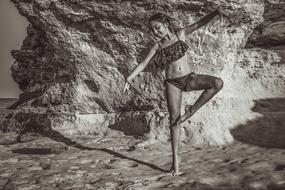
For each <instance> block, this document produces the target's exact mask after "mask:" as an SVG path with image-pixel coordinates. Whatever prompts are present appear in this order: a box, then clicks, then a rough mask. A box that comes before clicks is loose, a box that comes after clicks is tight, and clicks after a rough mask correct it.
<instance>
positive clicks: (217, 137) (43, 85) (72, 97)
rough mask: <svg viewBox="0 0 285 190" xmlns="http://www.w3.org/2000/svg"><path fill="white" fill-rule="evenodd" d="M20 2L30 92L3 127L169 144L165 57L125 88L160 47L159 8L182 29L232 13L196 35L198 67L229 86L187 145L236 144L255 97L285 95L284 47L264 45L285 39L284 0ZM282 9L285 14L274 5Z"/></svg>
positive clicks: (20, 74) (19, 62)
mask: <svg viewBox="0 0 285 190" xmlns="http://www.w3.org/2000/svg"><path fill="white" fill-rule="evenodd" d="M13 2H14V3H15V5H16V7H17V8H18V10H19V13H20V14H21V15H23V16H24V17H26V18H27V19H28V21H29V22H30V25H29V27H28V29H27V30H28V36H27V37H26V39H25V40H24V42H23V45H22V47H21V49H20V50H13V51H12V54H13V56H14V58H15V60H16V61H15V63H14V65H13V66H12V77H13V78H14V80H15V81H16V82H17V83H18V84H19V88H20V89H21V90H22V91H23V93H22V94H21V95H20V97H19V100H18V101H17V102H16V103H15V104H14V105H12V106H11V109H14V111H13V113H11V114H9V115H7V117H6V119H5V121H4V122H3V125H2V129H3V130H19V129H21V130H20V131H21V132H23V131H26V130H38V131H44V132H45V133H46V132H49V131H59V132H60V133H63V134H65V135H75V134H85V135H86V134H97V135H98V134H101V135H108V134H111V133H114V132H115V131H119V134H124V135H132V136H142V135H144V136H146V137H148V139H151V140H153V139H157V140H159V141H164V142H165V141H167V140H169V131H168V114H167V109H166V104H165V97H164V86H163V79H164V76H163V72H162V71H160V70H159V69H158V68H156V66H155V58H154V59H153V60H152V61H151V63H150V65H149V66H148V68H147V69H146V70H145V72H143V73H141V74H140V75H139V76H138V77H137V78H136V79H135V81H134V83H133V85H132V88H131V91H130V92H129V93H127V94H126V93H125V94H124V93H123V92H122V90H123V85H124V81H125V80H124V79H125V77H126V76H128V75H129V74H130V72H131V71H132V70H133V69H134V68H135V67H136V65H137V64H139V62H140V61H141V60H142V59H143V57H144V56H145V55H146V53H147V51H148V49H149V48H150V47H151V45H152V44H153V43H154V39H153V38H152V36H151V35H150V34H149V33H148V31H147V19H148V17H149V16H150V15H152V14H153V13H155V12H157V11H162V12H166V13H168V14H169V15H170V16H172V17H173V18H176V20H177V25H180V26H185V25H187V24H191V23H193V22H195V21H197V20H198V19H199V18H201V17H202V16H203V15H206V14H207V13H209V12H211V11H213V10H215V8H217V7H222V9H224V10H225V11H226V12H227V13H228V14H229V15H230V18H224V19H223V21H222V22H220V21H219V18H218V17H217V18H215V19H213V20H212V21H211V22H210V23H209V24H208V25H207V26H204V27H202V28H201V29H199V30H198V31H196V32H194V33H193V34H192V35H191V36H189V38H188V39H187V43H188V44H189V46H190V48H189V51H188V56H189V59H192V60H193V61H194V63H195V64H194V65H193V66H192V67H193V71H194V72H196V73H201V74H211V75H215V76H219V77H221V78H222V79H223V80H224V88H223V90H222V91H221V92H220V93H219V94H218V95H217V96H216V97H215V98H214V99H213V100H211V101H210V102H209V103H208V104H207V105H206V106H205V107H203V108H202V109H201V110H199V111H198V112H197V113H196V115H195V116H193V118H192V122H191V124H190V123H189V122H186V123H184V124H183V135H182V142H184V143H186V144H188V143H191V144H194V145H207V144H210V145H221V144H226V143H229V142H232V141H233V137H232V134H231V133H230V130H231V129H233V128H234V127H235V126H237V125H238V124H242V123H245V122H246V121H247V120H249V119H254V118H256V117H258V116H260V115H259V114H257V113H253V112H252V111H251V110H250V108H251V107H252V106H253V105H254V100H258V99H262V98H269V97H270V98H272V97H273V98H274V97H282V96H283V97H284V95H285V87H284V84H285V82H284V78H285V76H284V73H285V65H284V49H282V48H278V50H276V48H273V49H272V48H267V49H264V48H263V47H265V46H266V47H272V46H274V47H275V46H278V47H281V46H282V44H284V43H283V42H284V13H283V12H284V11H283V12H282V10H281V11H279V9H280V7H282V8H281V9H283V10H284V3H283V2H278V1H277V2H275V1H274V2H270V1H266V2H264V1H262V0H241V1H237V0H236V1H232V0H216V1H214V0H207V1H203V0H196V1H188V0H183V1H178V0H177V1H176V0H165V1H158V0H156V1H155V0H147V1H141V0H135V1H129V0H108V1H107V0H102V1H90V0H13ZM272 7H273V8H275V9H278V11H271V8H272ZM264 10H266V11H265V12H264ZM275 14H277V15H279V17H278V16H276V15H275ZM274 15H275V16H274ZM282 15H283V17H282ZM264 16H266V18H264ZM269 23H270V24H269ZM276 37H278V38H276ZM272 39H274V40H272ZM280 39H281V40H280ZM282 40H283V41H282ZM271 42H272V43H271ZM245 47H246V48H245ZM260 47H262V48H260ZM199 94H200V92H190V93H185V94H184V97H183V105H185V104H191V103H193V102H194V101H195V99H196V98H197V97H198V95H199ZM182 112H183V110H182ZM116 134H117V133H116Z"/></svg>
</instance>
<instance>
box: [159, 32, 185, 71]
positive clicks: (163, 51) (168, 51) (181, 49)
mask: <svg viewBox="0 0 285 190" xmlns="http://www.w3.org/2000/svg"><path fill="white" fill-rule="evenodd" d="M175 35H176V37H177V39H178V40H177V41H176V42H174V43H173V44H171V45H169V46H166V47H164V48H162V47H161V45H160V44H159V42H158V45H159V47H160V50H159V51H158V55H157V56H158V57H157V59H158V60H157V62H158V64H159V65H160V67H161V68H163V69H165V67H166V64H171V63H173V62H175V61H177V60H178V59H180V58H181V57H183V56H184V55H185V54H186V51H187V49H188V47H189V46H188V45H187V44H186V43H185V42H184V41H182V40H180V39H179V37H178V35H177V34H176V33H175Z"/></svg>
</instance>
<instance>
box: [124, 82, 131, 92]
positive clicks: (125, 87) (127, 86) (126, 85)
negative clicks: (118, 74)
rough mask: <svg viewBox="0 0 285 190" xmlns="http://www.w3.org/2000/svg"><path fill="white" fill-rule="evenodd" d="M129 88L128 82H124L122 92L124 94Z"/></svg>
mask: <svg viewBox="0 0 285 190" xmlns="http://www.w3.org/2000/svg"><path fill="white" fill-rule="evenodd" d="M129 88H130V84H129V83H128V82H126V84H125V86H124V92H126V91H127V90H129Z"/></svg>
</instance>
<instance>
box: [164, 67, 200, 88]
mask: <svg viewBox="0 0 285 190" xmlns="http://www.w3.org/2000/svg"><path fill="white" fill-rule="evenodd" d="M194 75H195V73H193V72H192V73H189V74H187V75H185V76H182V77H178V78H171V79H166V80H165V81H164V84H166V83H167V82H168V83H171V84H173V85H174V86H176V87H177V88H179V89H181V90H182V91H184V92H187V91H190V90H192V89H191V87H190V81H191V80H193V76H194Z"/></svg>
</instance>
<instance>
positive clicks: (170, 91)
mask: <svg viewBox="0 0 285 190" xmlns="http://www.w3.org/2000/svg"><path fill="white" fill-rule="evenodd" d="M217 15H220V16H222V12H221V11H220V10H216V11H213V12H211V13H210V14H208V15H206V16H205V17H203V18H202V19H200V20H199V21H198V22H196V23H194V24H192V25H189V26H186V27H183V28H181V29H179V30H178V31H174V25H173V24H172V19H173V18H171V17H169V16H168V15H166V14H164V13H156V14H154V15H153V16H151V17H150V19H149V22H148V24H149V28H150V30H151V32H152V34H153V35H154V36H155V37H156V38H157V39H159V40H158V41H157V42H156V43H155V44H154V46H153V47H152V48H151V50H150V51H149V53H148V55H147V56H146V57H145V59H144V60H143V61H142V62H141V63H140V64H139V65H138V66H137V67H136V68H135V69H134V71H133V72H132V73H131V74H130V75H129V76H128V77H127V79H126V83H125V86H124V92H125V91H126V90H128V89H129V87H130V83H131V81H132V80H133V78H134V77H135V76H136V75H138V74H139V73H140V72H141V71H143V70H144V69H145V67H146V66H147V65H148V63H149V62H150V60H151V59H152V58H153V57H154V55H155V54H157V58H158V59H157V60H158V62H159V64H160V65H161V66H162V67H163V68H164V69H165V78H166V80H165V81H164V84H165V88H166V100H167V107H168V111H169V116H170V134H171V146H172V167H171V170H170V172H171V174H172V175H179V174H180V172H179V156H178V152H179V139H180V124H181V123H182V122H184V121H186V120H187V119H188V118H190V117H191V116H192V115H193V114H194V113H195V112H196V111H197V110H199V109H200V108H201V107H202V106H203V105H204V104H205V103H206V102H208V101H209V100H210V99H211V98H212V97H213V96H214V95H215V94H217V92H219V91H220V90H221V89H222V87H223V80H222V79H220V78H217V77H214V76H209V75H201V74H195V73H193V72H192V68H191V62H189V60H187V55H186V51H187V49H188V45H187V44H186V43H185V39H186V37H187V36H188V35H190V34H191V33H192V32H194V31H195V30H197V29H198V28H200V27H201V26H204V25H206V24H207V23H209V22H210V21H211V20H212V19H213V18H214V17H215V16H217ZM189 63H190V64H189ZM193 90H203V92H202V94H201V95H200V97H199V98H198V99H197V100H196V102H195V103H194V104H193V105H191V106H190V105H189V106H186V107H185V114H184V115H182V116H181V115H180V107H181V98H182V92H187V91H193Z"/></svg>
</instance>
